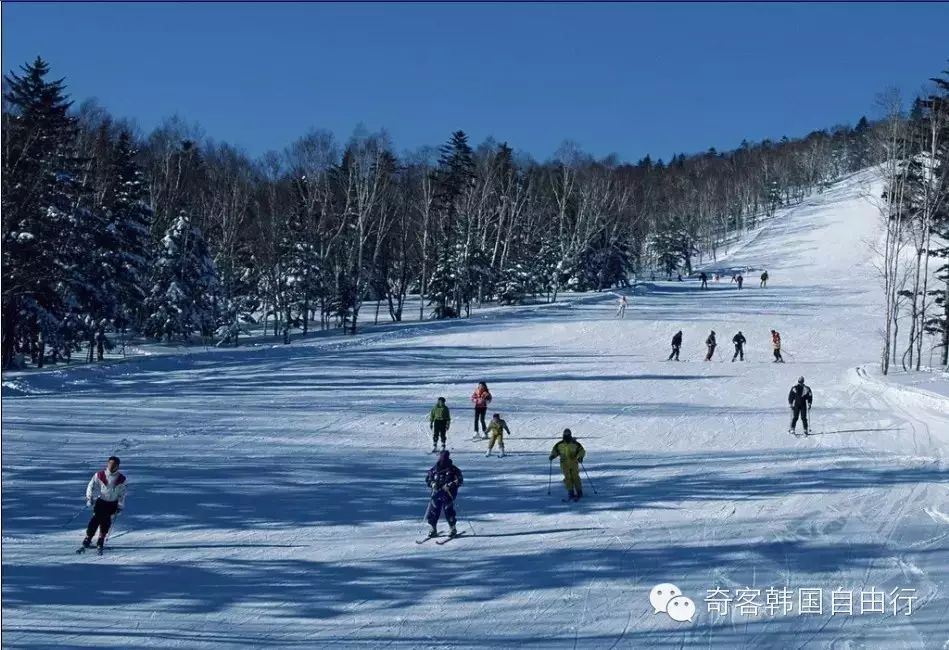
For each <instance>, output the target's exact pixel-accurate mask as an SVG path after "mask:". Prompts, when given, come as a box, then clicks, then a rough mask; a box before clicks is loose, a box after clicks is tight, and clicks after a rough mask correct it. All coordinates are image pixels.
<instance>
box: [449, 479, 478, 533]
mask: <svg viewBox="0 0 949 650" xmlns="http://www.w3.org/2000/svg"><path fill="white" fill-rule="evenodd" d="M445 494H447V495H448V499H449V501H451V507H452V508H454V507H455V497H453V496H452V495H451V492H450V491H448V490H445ZM455 521H458V511H457V510H455ZM465 523H466V524H468V528H469V529H470V530H471V534H472V535H477V533H476V532H475V529H474V526H472V525H471V520H470V519H465Z"/></svg>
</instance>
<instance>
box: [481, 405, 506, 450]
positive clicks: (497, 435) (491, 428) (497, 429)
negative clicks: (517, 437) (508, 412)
mask: <svg viewBox="0 0 949 650" xmlns="http://www.w3.org/2000/svg"><path fill="white" fill-rule="evenodd" d="M505 432H506V433H507V434H508V435H511V430H510V429H508V428H507V422H505V421H504V420H502V419H501V414H500V413H495V414H494V417H493V418H491V424H489V425H488V433H489V434H490V435H491V441H490V442H488V451H487V453H485V456H490V455H491V450H492V449H494V443H495V442H497V443H498V447H500V448H501V457H502V458H503V457H504V434H505Z"/></svg>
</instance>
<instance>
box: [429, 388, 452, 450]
mask: <svg viewBox="0 0 949 650" xmlns="http://www.w3.org/2000/svg"><path fill="white" fill-rule="evenodd" d="M450 427H451V411H449V410H448V406H447V405H446V404H445V398H444V397H439V398H438V401H437V402H436V404H435V406H433V407H432V410H431V412H430V413H429V414H428V428H429V429H431V430H432V453H433V454H434V453H435V452H436V451H437V450H438V449H437V445H438V438H439V436H440V437H441V439H442V451H445V435H446V434H447V433H448V429H449V428H450Z"/></svg>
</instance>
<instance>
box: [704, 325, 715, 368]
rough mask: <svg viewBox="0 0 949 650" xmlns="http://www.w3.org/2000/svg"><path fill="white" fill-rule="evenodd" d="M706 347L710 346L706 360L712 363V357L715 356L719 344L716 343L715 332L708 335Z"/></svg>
mask: <svg viewBox="0 0 949 650" xmlns="http://www.w3.org/2000/svg"><path fill="white" fill-rule="evenodd" d="M705 345H707V346H708V354H707V355H705V360H706V361H711V360H712V355H713V354H715V347H716V345H717V343H715V330H712V333H711V334H709V335H708V338H707V339H705Z"/></svg>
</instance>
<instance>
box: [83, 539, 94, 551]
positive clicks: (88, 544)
mask: <svg viewBox="0 0 949 650" xmlns="http://www.w3.org/2000/svg"><path fill="white" fill-rule="evenodd" d="M82 547H83V548H92V538H91V537H87V538H85V539H84V540H82Z"/></svg>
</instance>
